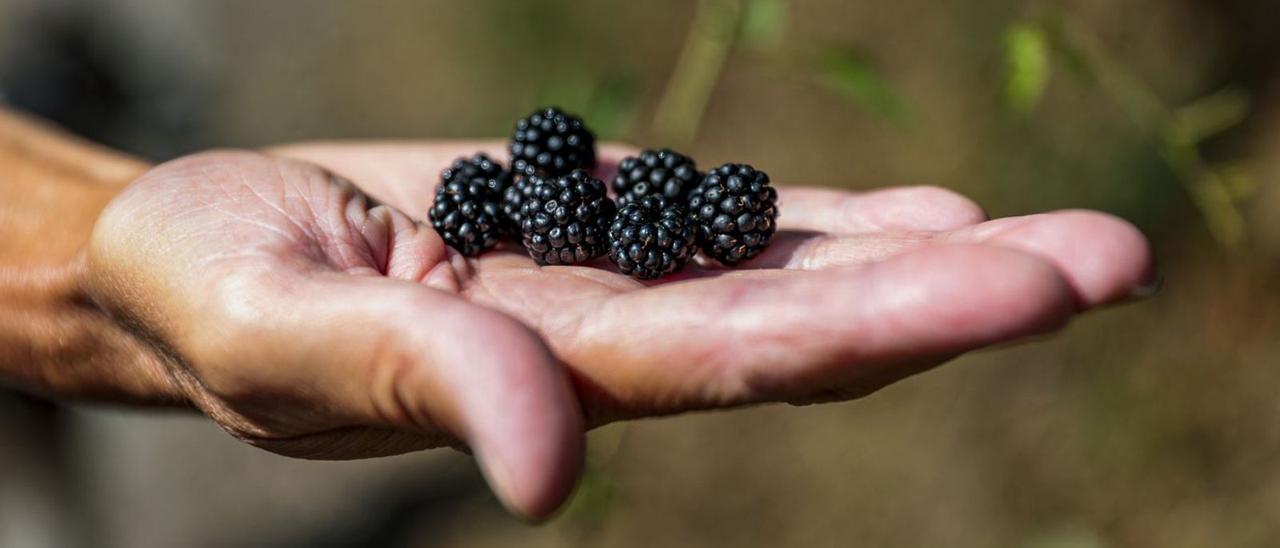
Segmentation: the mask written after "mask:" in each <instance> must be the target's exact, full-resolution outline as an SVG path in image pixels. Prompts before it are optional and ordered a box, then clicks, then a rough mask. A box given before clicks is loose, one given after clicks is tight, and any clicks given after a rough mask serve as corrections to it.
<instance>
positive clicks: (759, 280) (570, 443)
mask: <svg viewBox="0 0 1280 548" xmlns="http://www.w3.org/2000/svg"><path fill="white" fill-rule="evenodd" d="M477 149H484V150H487V151H489V152H490V154H492V155H494V156H495V157H503V156H504V155H503V154H502V152H501V145H500V144H496V143H447V144H446V143H442V144H371V145H344V144H316V145H304V146H295V147H287V148H282V149H277V150H275V151H273V152H272V153H271V155H262V154H256V153H248V152H214V153H206V154H201V155H196V156H193V157H188V158H184V159H181V160H177V161H174V162H171V163H168V164H165V165H162V166H160V167H157V168H155V169H153V170H152V171H150V172H149V173H147V174H146V175H145V176H143V177H141V178H140V179H138V180H137V181H136V182H135V183H134V184H133V185H131V186H130V187H129V188H128V189H127V190H126V191H125V192H124V193H123V194H121V195H120V196H119V197H117V198H116V199H115V200H114V201H113V202H112V204H111V205H110V206H109V207H108V208H107V210H106V211H105V212H104V213H103V215H102V216H101V218H100V220H99V222H98V224H97V226H96V227H95V230H94V235H93V238H92V241H91V243H90V245H89V248H88V252H87V255H86V256H87V261H86V275H85V277H86V280H87V281H86V287H87V288H88V293H89V295H90V296H91V297H92V298H93V299H94V301H95V302H97V303H99V304H100V305H101V306H103V307H105V309H107V310H109V311H110V312H111V313H112V314H113V315H114V316H115V317H116V318H117V319H118V321H120V322H121V323H122V324H124V325H127V326H130V327H131V329H133V330H135V331H136V332H137V333H139V334H140V335H141V337H142V338H143V339H144V340H147V341H150V343H151V345H153V346H154V348H156V349H157V351H158V354H160V355H162V356H164V357H165V360H164V361H165V362H166V363H167V364H168V367H169V369H168V370H169V373H170V375H171V377H172V379H173V382H174V385H175V386H177V387H178V390H179V391H180V392H181V393H183V394H185V395H186V397H188V398H189V399H190V400H191V401H192V402H194V403H195V404H196V405H197V406H199V407H200V409H201V410H203V411H204V412H205V413H206V414H208V415H209V416H210V417H212V418H213V419H214V420H215V421H217V422H218V423H219V424H220V425H221V426H222V427H223V428H225V429H226V430H228V431H229V432H230V433H232V434H233V435H235V436H236V437H238V438H240V439H242V440H244V441H247V442H249V443H252V444H255V445H257V446H260V447H263V448H265V449H268V450H271V451H275V452H278V453H282V454H286V455H292V456H299V457H307V458H358V457H368V456H377V455H387V454H394V453H399V452H404V451H410V450H416V449H421V448H426V447H436V446H441V445H459V444H465V446H467V447H469V448H470V449H471V450H473V451H474V452H475V453H476V455H477V457H478V458H479V459H480V462H481V466H482V469H483V470H484V472H485V474H486V476H487V477H488V479H489V481H490V483H491V484H492V485H493V486H494V488H495V491H496V492H497V493H498V494H499V496H500V497H501V498H502V499H503V500H504V502H505V503H506V504H507V505H508V506H509V507H510V508H511V509H513V510H514V511H515V512H517V513H520V514H523V515H525V516H529V517H535V518H536V517H542V516H545V515H547V514H548V513H550V512H551V511H553V510H554V509H555V508H556V507H557V506H558V505H559V504H560V502H562V500H563V499H564V497H565V496H566V495H567V493H568V491H569V489H570V487H571V486H572V484H573V483H574V481H575V479H576V477H577V474H578V472H579V471H580V468H581V465H582V448H583V434H582V432H583V429H584V427H589V426H596V425H600V424H604V423H607V422H610V421H615V420H620V419H630V418H638V417H645V416H653V415H663V414H671V413H679V412H684V411H690V410H697V409H711V408H723V407H733V406H741V405H748V404H754V403H762V402H775V401H782V402H792V403H811V402H817V401H831V400H845V399H850V398H856V397H859V396H862V395H865V394H868V393H870V392H872V391H874V390H876V389H878V388H880V387H882V386H885V385H887V384H889V383H892V382H894V381H896V380H898V379H901V378H903V377H905V376H908V375H911V374H913V373H916V372H919V371H922V370H924V369H928V368H930V367H933V366H935V365H937V364H939V363H942V362H944V361H946V360H947V359H950V358H951V357H954V356H956V355H957V354H960V353H963V352H966V351H969V350H974V349H977V348H981V347H984V346H988V345H991V344H995V343H999V342H1003V341H1007V340H1011V339H1016V338H1019V337H1023V336H1026V335H1031V334H1035V333H1042V332H1045V331H1049V330H1053V329H1056V328H1058V327H1060V326H1062V325H1063V324H1064V323H1065V322H1066V321H1067V320H1068V319H1069V318H1070V317H1071V316H1073V315H1074V314H1076V313H1077V312H1080V311H1083V310H1086V309H1089V308H1092V307H1095V306H1099V305H1103V304H1106V303H1110V302H1114V301H1116V300H1119V299H1124V298H1126V297H1128V296H1130V295H1132V294H1134V293H1135V291H1139V290H1140V289H1141V287H1142V286H1143V284H1144V282H1145V281H1146V280H1147V279H1149V278H1150V275H1151V268H1152V267H1151V259H1150V254H1149V251H1148V249H1147V244H1146V242H1145V241H1144V239H1143V238H1142V236H1141V235H1140V234H1139V233H1138V232H1137V231H1136V230H1135V229H1134V228H1132V227H1131V226H1129V225H1128V224H1126V223H1124V222H1122V221H1119V220H1117V219H1115V218H1112V217H1109V216H1105V215H1102V214H1098V213H1090V212H1062V213H1054V214H1047V215H1037V216H1030V217H1022V218H1015V219H1004V220H999V221H991V222H983V213H982V211H981V209H979V208H978V207H977V206H976V205H974V204H973V203H971V202H969V201H968V200H966V199H964V198H961V197H959V196H957V195H955V194H953V193H951V192H948V191H945V190H940V189H936V188H921V187H908V188H896V189H887V190H882V191H877V192H870V193H863V194H855V193H847V192H839V191H834V190H819V189H805V188H795V187H783V188H782V189H781V190H782V192H781V218H780V228H781V232H780V233H779V235H778V237H777V239H776V240H775V243H774V244H773V246H772V247H771V248H770V249H769V251H767V252H766V253H765V254H764V255H762V256H761V257H759V258H757V259H755V260H754V261H752V262H750V263H748V264H745V265H743V266H742V267H741V268H739V269H735V270H724V269H718V268H713V267H706V266H704V267H699V266H695V265H690V266H689V267H688V268H686V270H685V271H684V272H682V273H681V274H679V275H678V276H673V277H671V278H668V279H664V280H660V281H658V282H656V283H647V284H646V283H640V282H637V281H634V280H631V279H629V278H626V277H624V276H621V275H619V274H617V273H616V272H614V271H612V270H610V269H608V268H607V266H608V263H607V261H601V262H597V263H596V264H593V265H591V266H590V267H581V266H579V267H538V266H536V265H535V264H534V263H533V261H531V260H530V259H529V258H528V257H527V256H525V255H523V254H522V252H521V251H520V250H519V249H514V248H504V249H500V250H497V251H493V252H490V253H487V254H484V255H483V256H481V257H479V258H477V259H464V258H462V257H460V256H458V255H457V254H455V253H454V252H452V251H451V250H449V249H447V248H446V247H445V246H444V245H443V244H442V242H441V240H440V238H439V237H438V236H436V234H435V233H434V232H433V231H432V229H431V228H430V227H429V226H425V225H423V224H421V218H422V217H423V216H424V214H425V212H426V211H427V209H428V207H429V205H430V201H431V196H432V194H433V192H432V187H433V186H434V184H435V181H436V180H437V178H438V173H439V171H440V169H441V168H442V167H444V166H445V165H447V163H448V162H450V161H451V160H452V159H453V158H455V157H457V156H460V155H464V154H470V153H472V152H474V151H475V150H477ZM628 152H629V149H624V148H621V147H616V146H606V147H604V148H603V149H602V150H601V157H602V164H603V165H602V167H601V171H602V173H601V175H602V176H607V175H608V173H607V172H608V171H609V170H610V168H611V167H612V166H613V165H614V164H616V161H617V160H618V159H620V158H621V156H623V155H625V154H626V153H628ZM349 181H350V182H349ZM357 188H359V189H361V190H362V191H363V192H361V190H357ZM365 193H367V194H368V195H369V196H371V197H372V198H373V199H375V200H376V201H377V202H380V203H381V204H383V205H376V206H375V205H374V204H373V202H371V201H370V200H369V199H367V198H366V196H365Z"/></svg>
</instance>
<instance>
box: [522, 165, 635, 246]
mask: <svg viewBox="0 0 1280 548" xmlns="http://www.w3.org/2000/svg"><path fill="white" fill-rule="evenodd" d="M616 212H617V208H616V207H615V206H614V204H613V200H610V199H609V196H608V195H607V193H606V192H605V187H604V183H603V182H601V181H600V180H599V179H596V178H593V177H591V176H590V175H588V174H587V172H586V171H584V170H581V169H579V170H574V171H573V172H572V173H570V174H568V175H565V176H562V177H556V178H554V179H534V180H533V188H532V190H531V191H530V193H529V196H528V197H527V199H526V200H525V201H524V203H523V204H521V206H520V214H521V220H520V228H521V232H522V233H523V235H524V247H525V249H527V250H529V256H531V257H533V259H534V260H536V261H538V263H539V264H574V263H580V262H584V261H587V260H589V259H593V258H595V257H599V256H601V255H603V254H605V252H607V251H608V250H609V242H608V239H607V238H606V236H607V231H608V229H609V222H610V221H612V220H613V215H614V213H616Z"/></svg>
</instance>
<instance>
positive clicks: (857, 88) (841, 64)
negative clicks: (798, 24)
mask: <svg viewBox="0 0 1280 548" xmlns="http://www.w3.org/2000/svg"><path fill="white" fill-rule="evenodd" d="M817 70H818V75H817V78H818V83H820V84H822V85H823V86H825V87H827V88H829V89H831V90H832V91H835V92H836V93H839V94H840V95H842V96H844V97H845V98H846V99H849V100H850V101H852V102H853V103H855V104H857V105H858V106H860V107H862V108H864V109H866V110H867V111H869V112H871V113H873V114H875V115H877V116H879V117H880V118H882V119H884V120H886V121H888V122H890V123H893V124H894V125H897V126H898V127H900V128H905V127H907V126H909V125H910V124H911V122H912V115H911V111H910V109H909V108H908V107H907V103H906V101H904V100H903V99H902V96H901V95H900V94H899V93H898V92H897V90H896V89H894V86H893V84H892V83H890V82H889V80H888V79H887V78H886V77H885V76H884V75H883V74H882V73H881V72H880V70H879V69H878V68H876V67H875V65H873V64H872V63H871V61H870V60H869V59H868V58H867V57H866V56H865V55H864V54H862V53H861V52H858V51H856V50H852V49H848V48H840V47H821V48H819V49H818V54H817Z"/></svg>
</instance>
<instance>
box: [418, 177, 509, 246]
mask: <svg viewBox="0 0 1280 548" xmlns="http://www.w3.org/2000/svg"><path fill="white" fill-rule="evenodd" d="M427 216H428V217H429V218H430V219H431V226H432V227H433V228H435V229H436V232H438V233H439V234H440V237H441V238H443V239H444V242H445V243H446V244H449V247H452V248H454V249H456V250H458V252H459V253H462V254H463V255H466V256H468V257H471V256H475V255H479V254H480V253H481V252H483V251H485V250H487V249H489V248H492V247H493V246H495V245H498V239H499V238H500V237H501V236H502V224H501V223H502V213H501V210H500V206H499V200H498V194H497V193H495V192H494V191H493V190H492V189H491V188H490V187H489V180H487V179H484V178H483V177H476V178H472V179H469V180H464V179H462V178H454V179H452V180H446V181H442V182H441V183H440V186H439V188H437V189H436V201H435V203H434V204H432V205H431V210H430V211H429V212H428V213H427Z"/></svg>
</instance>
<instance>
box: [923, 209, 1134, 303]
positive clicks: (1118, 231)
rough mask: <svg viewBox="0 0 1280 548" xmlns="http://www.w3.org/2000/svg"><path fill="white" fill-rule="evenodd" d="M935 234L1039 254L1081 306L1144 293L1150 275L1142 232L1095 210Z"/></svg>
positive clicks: (982, 225)
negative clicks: (1073, 292)
mask: <svg viewBox="0 0 1280 548" xmlns="http://www.w3.org/2000/svg"><path fill="white" fill-rule="evenodd" d="M941 239H942V240H943V241H946V242H982V243H986V244H989V245H998V246H1003V247H1009V248H1012V249H1018V250H1022V251H1026V252H1029V253H1032V254H1035V255H1037V256H1040V257H1043V258H1044V259H1046V260H1048V261H1049V262H1051V263H1053V264H1054V265H1056V266H1057V267H1058V269H1059V270H1060V271H1061V272H1062V273H1063V276H1065V277H1066V279H1067V281H1068V282H1070V284H1071V287H1072V288H1073V289H1074V291H1075V293H1076V296H1077V300H1078V301H1079V303H1080V305H1081V306H1083V307H1093V306H1098V305H1102V304H1106V303H1111V302H1115V301H1118V300H1123V299H1127V298H1129V297H1131V296H1139V295H1141V294H1143V293H1145V292H1149V291H1150V289H1149V286H1150V285H1151V284H1153V283H1154V282H1155V277H1156V270H1155V260H1154V257H1153V255H1152V253H1151V247H1150V245H1149V244H1148V243H1147V239H1146V237H1144V236H1143V235H1142V233H1141V232H1139V231H1138V229H1137V228H1135V227H1134V226H1133V225H1132V224H1129V223H1128V222H1126V221H1124V220H1122V219H1120V218H1118V217H1115V216H1112V215H1107V214H1105V213H1099V212H1096V211H1059V212H1056V213H1047V214H1041V215H1029V216H1025V217H1013V218H1008V219H999V220H995V221H991V222H987V223H983V224H981V225H976V226H973V227H969V228H965V229H960V230H957V231H955V232H952V233H950V234H946V235H944V236H943V237H942V238H941Z"/></svg>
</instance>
